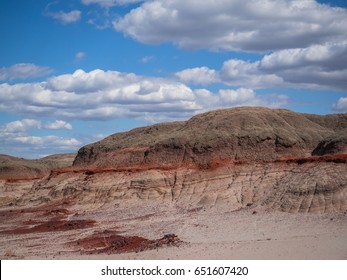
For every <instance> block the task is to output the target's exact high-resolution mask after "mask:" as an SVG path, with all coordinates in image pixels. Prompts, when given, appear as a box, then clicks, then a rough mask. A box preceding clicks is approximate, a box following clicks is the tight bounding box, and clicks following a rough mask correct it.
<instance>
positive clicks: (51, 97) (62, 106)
mask: <svg viewBox="0 0 347 280" xmlns="http://www.w3.org/2000/svg"><path fill="white" fill-rule="evenodd" d="M236 93H237V96H234V97H232V96H233V94H232V93H230V92H229V93H228V92H226V91H220V92H217V93H212V92H210V91H208V90H204V89H199V90H193V89H191V88H190V87H188V86H186V85H185V84H183V83H180V82H176V81H173V80H170V79H164V78H153V77H144V76H139V75H135V74H132V73H121V72H116V71H102V70H94V71H91V72H85V71H83V70H77V71H75V72H74V73H72V74H65V75H60V76H56V77H52V78H49V79H47V80H46V81H44V82H41V83H26V84H15V85H9V84H1V85H0V110H2V111H7V112H12V113H21V114H22V115H28V116H50V117H56V118H61V119H93V120H105V119H114V118H133V119H138V120H142V121H143V120H144V121H149V122H158V121H164V120H165V121H167V120H172V119H174V120H177V119H186V118H188V117H190V116H191V115H193V114H196V113H200V112H204V111H207V110H211V109H215V108H222V107H225V106H237V105H240V104H241V105H263V106H270V107H274V106H275V107H276V104H278V105H277V106H284V105H286V102H285V99H283V96H280V95H273V96H272V97H271V98H269V96H264V95H259V94H256V93H255V92H253V91H251V92H250V90H245V89H242V90H241V89H240V90H236ZM228 94H229V97H227V96H228ZM234 95H235V93H234ZM245 96H246V97H245ZM55 125H56V126H58V125H60V126H63V127H65V128H66V129H69V128H68V127H67V126H65V125H64V124H63V123H61V122H59V123H57V122H55Z"/></svg>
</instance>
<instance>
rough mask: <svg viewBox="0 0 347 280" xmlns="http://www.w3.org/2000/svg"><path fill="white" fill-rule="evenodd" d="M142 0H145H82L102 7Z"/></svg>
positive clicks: (86, 3) (87, 3)
mask: <svg viewBox="0 0 347 280" xmlns="http://www.w3.org/2000/svg"><path fill="white" fill-rule="evenodd" d="M142 1H144V0H82V3H83V4H85V5H90V4H98V5H100V6H101V7H104V8H110V7H113V6H121V5H127V4H134V3H138V2H142Z"/></svg>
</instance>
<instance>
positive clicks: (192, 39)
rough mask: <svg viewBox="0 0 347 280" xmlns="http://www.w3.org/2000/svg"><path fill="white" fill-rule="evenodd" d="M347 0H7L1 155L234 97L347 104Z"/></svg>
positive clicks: (95, 135)
mask: <svg viewBox="0 0 347 280" xmlns="http://www.w3.org/2000/svg"><path fill="white" fill-rule="evenodd" d="M345 26H347V1H344V0H335V1H323V0H321V1H314V0H300V1H299V0H278V1H271V0H249V1H243V0H206V1H196V0H170V1H160V0H147V1H141V0H69V1H67V0H57V1H46V0H35V1H27V0H14V1H0V36H1V41H2V43H1V44H0V153H4V154H10V155H14V156H19V157H25V158H39V157H42V156H45V155H49V154H53V153H65V152H74V151H77V150H78V148H79V147H81V146H83V145H84V144H87V143H91V142H94V141H97V140H99V139H102V138H104V137H105V136H107V135H109V134H112V133H115V132H119V131H126V130H129V129H131V128H133V127H136V126H143V125H148V124H151V123H157V122H162V121H174V120H184V119H188V118H189V117H191V116H192V115H194V114H197V113H201V112H205V111H209V110H213V109H218V108H224V107H233V106H265V107H270V108H287V109H290V110H294V111H298V112H305V113H315V114H330V113H342V112H346V111H347V31H346V28H345Z"/></svg>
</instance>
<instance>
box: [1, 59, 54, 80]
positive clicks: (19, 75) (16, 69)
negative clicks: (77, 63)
mask: <svg viewBox="0 0 347 280" xmlns="http://www.w3.org/2000/svg"><path fill="white" fill-rule="evenodd" d="M51 72H52V69H50V68H49V67H45V66H38V65H35V64H31V63H18V64H14V65H12V66H10V67H1V68H0V81H5V80H17V79H21V80H25V79H30V78H37V77H40V76H45V75H48V74H49V73H51Z"/></svg>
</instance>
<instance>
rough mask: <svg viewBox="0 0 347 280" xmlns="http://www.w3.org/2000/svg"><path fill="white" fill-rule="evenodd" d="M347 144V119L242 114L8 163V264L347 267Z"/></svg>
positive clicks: (2, 243)
mask: <svg viewBox="0 0 347 280" xmlns="http://www.w3.org/2000/svg"><path fill="white" fill-rule="evenodd" d="M346 144H347V114H335V115H326V116H319V115H310V114H299V113H295V112H292V111H288V110H281V109H279V110H273V109H266V108H258V107H241V108H232V109H225V110H217V111H212V112H208V113H204V114H200V115H197V116H194V117H192V118H191V119H189V120H187V121H183V122H173V123H162V124H156V125H152V126H147V127H141V128H136V129H133V130H131V131H128V132H124V133H116V134H113V135H111V136H109V137H107V138H105V139H104V140H101V141H99V142H96V143H93V144H90V145H87V146H84V147H82V148H81V149H80V150H79V151H78V154H77V155H76V157H75V158H74V155H69V156H67V157H66V156H51V157H48V158H44V159H40V160H37V161H29V160H23V159H16V158H13V157H9V156H1V157H0V163H1V165H0V249H1V250H0V257H1V258H35V259H37V258H44V257H46V258H65V259H66V258H77V259H79V258H81V256H86V255H88V256H89V254H91V255H93V256H94V257H92V258H96V255H98V254H100V255H101V258H106V256H107V254H110V258H128V259H134V258H147V259H164V258H165V259H167V258H176V259H179V258H182V259H194V258H196V259H211V258H214V259H230V258H244V259H254V258H256V259H267V258H269V259H291V258H297V259H303V258H308V259H326V258H330V259H341V258H342V259H346V258H347V245H346V244H347V239H346V237H347V226H346V225H347V223H346V220H347V164H346V163H347V145H346ZM73 158H74V161H73V165H72V166H69V165H71V164H72V160H73ZM64 166H65V167H64ZM20 174H24V175H25V176H23V175H20ZM29 175H30V176H29ZM24 177H26V179H27V180H19V179H23V178H24ZM317 214H318V215H317ZM176 246H179V248H177V247H176ZM169 247H170V248H169ZM152 249H157V250H152ZM159 249H160V250H159ZM6 252H7V253H6ZM115 254H119V255H117V257H115Z"/></svg>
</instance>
